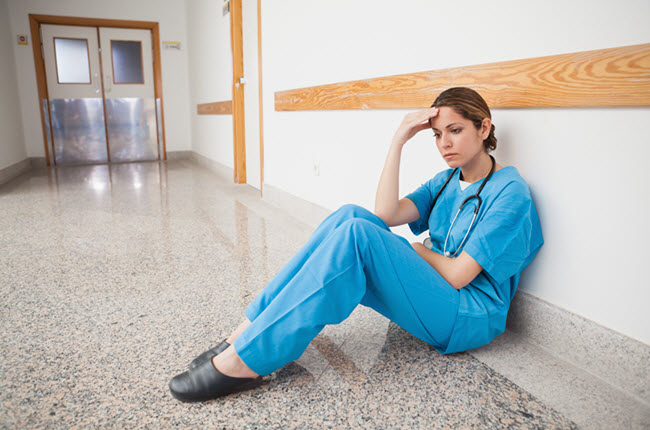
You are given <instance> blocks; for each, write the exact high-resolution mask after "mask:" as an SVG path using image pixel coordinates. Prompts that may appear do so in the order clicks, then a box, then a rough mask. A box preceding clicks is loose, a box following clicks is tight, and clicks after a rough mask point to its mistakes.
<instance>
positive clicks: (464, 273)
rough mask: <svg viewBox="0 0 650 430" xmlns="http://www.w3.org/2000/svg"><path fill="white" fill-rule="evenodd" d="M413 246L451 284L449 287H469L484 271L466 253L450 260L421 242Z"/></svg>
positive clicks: (458, 288)
mask: <svg viewBox="0 0 650 430" xmlns="http://www.w3.org/2000/svg"><path fill="white" fill-rule="evenodd" d="M411 246H412V247H413V249H414V250H415V252H417V253H418V255H420V257H422V258H423V259H424V260H425V261H426V262H427V263H429V264H430V265H431V267H433V268H434V269H436V272H438V273H439V274H440V276H442V277H443V278H444V279H445V281H447V282H449V285H451V286H452V287H454V288H455V289H457V290H460V289H461V288H464V287H465V286H467V284H469V283H470V282H471V281H472V280H473V279H474V278H476V276H477V275H478V274H479V273H480V272H481V270H483V268H482V267H481V265H480V264H478V263H477V262H476V260H474V259H473V258H472V257H471V256H470V255H469V254H468V253H466V252H465V251H463V252H461V253H460V255H459V256H458V257H457V258H449V257H445V256H444V255H442V254H439V253H437V252H435V251H432V250H430V249H429V248H427V247H426V246H424V245H423V244H421V243H419V242H414V243H412V244H411Z"/></svg>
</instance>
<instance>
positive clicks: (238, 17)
mask: <svg viewBox="0 0 650 430" xmlns="http://www.w3.org/2000/svg"><path fill="white" fill-rule="evenodd" d="M241 8H242V6H241V0H230V43H231V45H232V77H233V84H232V123H233V138H234V142H233V144H234V148H233V152H234V155H235V160H234V165H235V168H234V176H235V178H234V179H235V183H236V184H245V183H246V141H245V135H244V131H245V121H244V85H242V84H240V83H239V78H242V77H244V46H243V30H242V14H241V13H242V12H241Z"/></svg>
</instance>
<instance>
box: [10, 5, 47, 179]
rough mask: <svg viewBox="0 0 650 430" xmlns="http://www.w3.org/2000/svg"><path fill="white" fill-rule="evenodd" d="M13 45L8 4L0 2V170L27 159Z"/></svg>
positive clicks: (13, 36)
mask: <svg viewBox="0 0 650 430" xmlns="http://www.w3.org/2000/svg"><path fill="white" fill-rule="evenodd" d="M16 44H17V42H16V35H15V34H14V33H12V32H11V28H10V26H9V12H8V9H7V2H6V0H0V58H2V61H0V130H1V132H0V169H3V168H5V167H8V166H11V165H12V164H15V163H18V162H19V161H23V160H24V159H25V158H27V152H26V151H25V141H24V138H23V129H22V118H21V115H20V100H19V98H18V90H17V88H16V87H17V82H18V81H17V77H16V62H15V61H14V52H13V45H16ZM38 124H39V125H40V121H39V122H38Z"/></svg>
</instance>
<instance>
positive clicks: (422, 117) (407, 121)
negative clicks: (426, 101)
mask: <svg viewBox="0 0 650 430" xmlns="http://www.w3.org/2000/svg"><path fill="white" fill-rule="evenodd" d="M436 115H438V108H428V109H423V110H419V111H417V112H411V113H409V114H407V115H406V116H405V117H404V119H403V120H402V123H401V124H400V126H399V128H398V129H397V131H396V132H395V135H394V136H393V145H400V146H403V145H404V144H405V143H406V142H408V141H409V139H410V138H412V137H413V136H415V135H416V134H417V133H419V132H421V131H422V130H426V129H428V128H431V121H430V120H431V118H433V117H435V116H436Z"/></svg>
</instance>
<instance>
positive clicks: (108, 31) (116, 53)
mask: <svg viewBox="0 0 650 430" xmlns="http://www.w3.org/2000/svg"><path fill="white" fill-rule="evenodd" d="M41 40H42V42H43V57H44V60H45V74H46V79H47V87H48V97H49V111H50V112H49V113H50V118H51V124H52V129H51V136H52V150H53V153H54V160H55V164H57V165H59V164H87V163H105V162H123V161H145V160H158V159H160V155H159V154H160V152H161V151H160V150H159V146H160V145H159V139H158V134H159V133H158V123H159V121H158V118H157V115H156V113H157V112H160V109H157V106H158V103H157V100H156V99H155V92H154V80H153V51H152V43H151V31H150V30H134V29H121V28H104V27H100V28H97V27H78V26H64V25H48V24H43V25H41ZM100 65H101V66H100Z"/></svg>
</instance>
